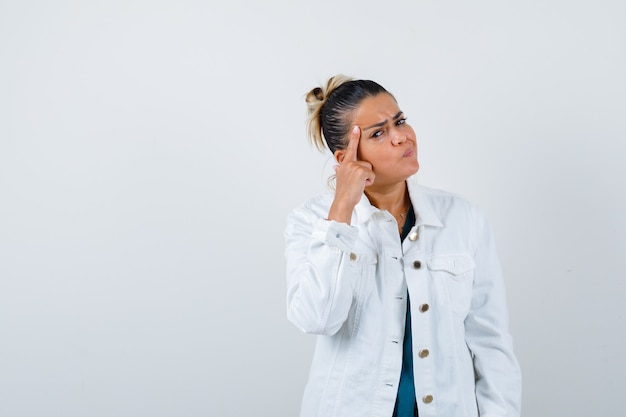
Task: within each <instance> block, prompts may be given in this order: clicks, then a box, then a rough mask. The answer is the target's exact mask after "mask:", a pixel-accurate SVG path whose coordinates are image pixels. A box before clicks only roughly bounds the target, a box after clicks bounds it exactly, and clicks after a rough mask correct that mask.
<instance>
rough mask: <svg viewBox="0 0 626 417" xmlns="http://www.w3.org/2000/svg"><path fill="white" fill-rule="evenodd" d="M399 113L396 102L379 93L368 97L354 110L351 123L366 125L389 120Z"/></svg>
mask: <svg viewBox="0 0 626 417" xmlns="http://www.w3.org/2000/svg"><path fill="white" fill-rule="evenodd" d="M399 111H400V107H398V103H397V102H396V100H395V99H394V98H393V97H392V96H391V95H390V94H387V93H380V94H378V95H376V96H374V97H368V98H366V99H365V100H363V101H362V102H361V104H360V105H359V107H357V108H356V110H354V113H353V117H354V119H353V123H354V124H356V125H367V124H373V123H379V122H382V121H383V120H385V119H389V120H391V119H392V118H393V117H394V116H395V115H397V114H398V112H399Z"/></svg>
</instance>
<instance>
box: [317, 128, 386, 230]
mask: <svg viewBox="0 0 626 417" xmlns="http://www.w3.org/2000/svg"><path fill="white" fill-rule="evenodd" d="M360 137H361V129H360V128H359V127H358V126H353V127H352V130H351V131H350V141H349V142H348V147H347V148H346V150H345V152H344V153H343V157H342V158H341V160H340V161H339V165H337V166H335V172H336V174H337V181H336V187H335V199H334V200H333V204H332V205H331V206H330V211H329V213H328V220H335V221H338V222H343V223H347V224H350V220H351V218H352V211H353V210H354V206H356V205H357V203H358V202H359V201H360V200H361V197H362V196H363V192H364V191H365V187H367V186H368V185H372V184H373V183H374V177H375V174H374V171H373V170H372V164H370V163H369V162H366V161H359V160H358V159H357V151H358V149H359V140H360Z"/></svg>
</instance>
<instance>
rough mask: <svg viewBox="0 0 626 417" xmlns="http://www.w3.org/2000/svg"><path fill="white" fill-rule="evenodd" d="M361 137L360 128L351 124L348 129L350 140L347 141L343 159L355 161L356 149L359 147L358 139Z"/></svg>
mask: <svg viewBox="0 0 626 417" xmlns="http://www.w3.org/2000/svg"><path fill="white" fill-rule="evenodd" d="M360 137H361V129H359V127H358V126H352V129H351V130H350V141H349V142H348V147H347V148H346V157H345V159H346V160H348V161H356V160H357V150H358V149H359V139H360Z"/></svg>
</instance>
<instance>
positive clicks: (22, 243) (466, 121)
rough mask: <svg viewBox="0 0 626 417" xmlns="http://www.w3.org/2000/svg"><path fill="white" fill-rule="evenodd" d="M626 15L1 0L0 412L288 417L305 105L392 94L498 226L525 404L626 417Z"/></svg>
mask: <svg viewBox="0 0 626 417" xmlns="http://www.w3.org/2000/svg"><path fill="white" fill-rule="evenodd" d="M625 18H626V6H624V3H623V2H622V1H618V0H615V1H609V0H595V1H591V0H589V1H582V0H574V1H565V0H562V1H561V0H549V1H545V0H543V1H538V0H536V1H533V0H530V1H529V0H526V1H523V2H521V1H520V2H503V1H498V0H476V1H471V2H469V1H461V0H456V1H453V0H451V1H445V0H443V1H434V0H433V1H396V2H380V1H362V0H361V1H353V2H341V1H336V0H335V1H328V0H323V1H322V0H317V1H315V2H297V1H287V0H282V1H281V0H267V1H265V2H255V1H241V0H240V1H228V2H226V1H224V2H219V3H218V2H213V1H180V0H178V1H169V2H166V1H147V0H125V1H116V0H109V1H90V2H86V1H15V0H14V1H8V0H2V1H0V416H2V417H41V416H46V417H61V416H63V417H85V416H88V417H92V416H93V417H99V416H107V417H108V416H115V417H126V416H129V417H130V416H133V417H136V416H150V417H161V416H215V417H222V416H224V417H226V416H238V417H239V416H268V417H269V416H272V417H282V416H284V417H290V416H296V415H297V413H298V409H299V403H300V398H301V394H302V390H303V387H304V383H305V381H306V374H307V371H308V366H309V363H310V359H311V354H312V349H313V342H314V336H309V335H304V334H300V333H299V332H298V331H297V330H296V329H295V327H293V326H292V325H290V324H289V323H288V322H287V321H286V318H285V289H284V285H285V283H284V279H285V278H284V258H283V235H282V233H283V229H284V223H285V217H286V215H287V213H288V212H289V211H290V210H291V209H292V208H293V207H295V206H297V205H299V204H301V203H302V202H303V201H304V200H306V199H308V198H309V197H311V196H313V195H315V194H318V193H319V192H321V191H324V190H325V187H326V178H327V176H328V174H329V172H330V171H331V167H332V163H331V162H330V161H329V158H328V155H323V154H320V153H318V152H317V151H316V150H315V149H314V148H312V147H311V146H310V145H309V144H308V143H307V139H306V136H305V106H304V101H303V97H304V94H305V93H306V92H307V91H308V90H309V89H311V88H313V87H315V86H317V85H318V84H319V83H322V82H323V81H325V80H326V79H327V77H329V76H331V75H334V74H336V73H340V72H341V73H345V74H348V75H351V76H354V77H359V78H369V79H374V80H376V81H378V82H380V83H381V84H383V85H384V86H385V87H387V88H388V89H389V90H390V91H391V92H392V93H394V94H395V96H396V98H397V99H398V101H399V103H400V105H401V108H402V109H403V110H404V111H405V113H406V114H407V115H408V117H409V122H410V123H411V124H412V125H413V127H414V128H415V130H416V132H417V135H418V139H419V145H420V162H421V166H422V168H421V171H420V173H419V174H418V175H419V178H420V182H421V183H423V184H425V185H429V186H432V187H437V188H444V189H447V190H449V191H453V192H456V193H459V194H462V195H464V196H466V197H467V198H469V199H470V200H472V201H474V202H476V203H478V204H479V205H480V206H482V207H483V208H484V209H485V211H486V212H487V213H488V215H489V217H490V219H491V221H492V224H493V227H494V230H495V233H496V238H497V240H498V247H499V252H500V256H501V260H502V264H503V268H504V271H505V274H506V282H507V291H508V297H509V306H510V316H511V331H512V333H513V336H514V339H515V347H516V352H517V354H518V357H519V360H520V362H521V365H522V370H523V376H524V400H523V415H524V416H527V417H543V416H546V417H559V416H563V417H583V416H584V417H587V416H617V415H622V414H623V409H624V407H623V401H624V398H623V393H624V388H625V384H624V382H623V381H624V375H626V359H625V358H626V357H625V355H624V351H625V350H626V342H625V333H626V319H625V316H624V308H623V305H624V301H625V296H626V284H625V281H626V280H625V278H626V273H625V271H626V196H625V191H626V181H625V180H624V178H626V177H625V171H626V170H625V169H624V164H626V160H625V158H624V154H625V153H626V123H625V121H624V118H625V117H624V116H625V115H626V82H625V77H624V74H626V52H625V50H626V48H625V43H626V26H625V25H624V21H625Z"/></svg>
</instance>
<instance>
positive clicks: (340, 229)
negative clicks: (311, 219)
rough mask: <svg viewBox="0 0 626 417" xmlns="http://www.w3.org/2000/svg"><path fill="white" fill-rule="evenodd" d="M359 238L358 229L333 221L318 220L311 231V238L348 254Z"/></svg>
mask: <svg viewBox="0 0 626 417" xmlns="http://www.w3.org/2000/svg"><path fill="white" fill-rule="evenodd" d="M358 236H359V229H357V228H356V227H354V226H350V225H349V224H346V223H339V222H336V221H334V220H326V219H319V220H318V221H317V224H316V225H315V229H314V230H313V238H314V239H317V240H319V241H320V242H323V243H325V244H327V245H328V246H332V247H335V248H337V249H339V250H341V251H342V252H350V251H351V250H352V249H353V248H354V245H355V243H356V239H357V237H358Z"/></svg>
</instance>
